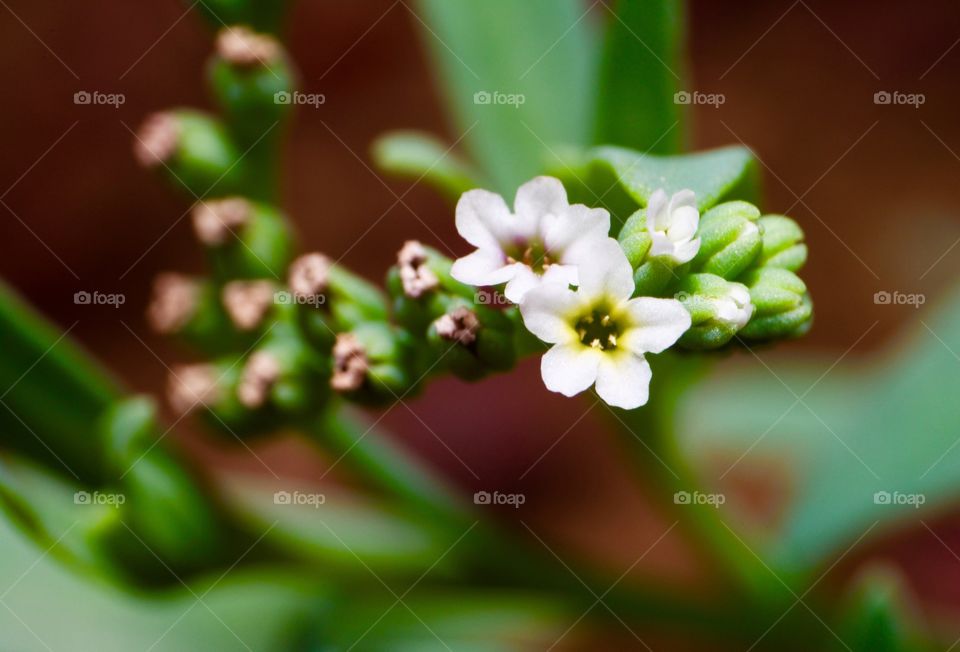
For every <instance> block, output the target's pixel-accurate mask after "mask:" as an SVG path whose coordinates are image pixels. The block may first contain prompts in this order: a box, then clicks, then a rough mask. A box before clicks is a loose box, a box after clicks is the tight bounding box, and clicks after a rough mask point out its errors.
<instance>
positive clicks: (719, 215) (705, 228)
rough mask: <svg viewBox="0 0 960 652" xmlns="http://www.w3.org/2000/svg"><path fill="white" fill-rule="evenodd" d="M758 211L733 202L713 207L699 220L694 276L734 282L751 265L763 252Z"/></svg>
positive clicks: (692, 267)
mask: <svg viewBox="0 0 960 652" xmlns="http://www.w3.org/2000/svg"><path fill="white" fill-rule="evenodd" d="M759 219H760V211H759V210H758V209H757V207H756V206H754V205H753V204H749V203H747V202H744V201H732V202H726V203H724V204H719V205H718V206H714V207H713V208H711V209H710V210H708V211H707V212H706V213H704V214H703V215H701V216H700V227H699V229H698V230H697V236H698V237H699V238H700V251H699V252H698V253H697V256H696V257H695V258H694V259H693V261H691V267H690V269H691V270H692V271H694V272H697V273H707V274H715V275H717V276H720V277H721V278H724V279H727V280H734V279H736V278H737V277H738V276H739V275H740V274H741V273H743V271H744V270H746V269H747V268H748V267H750V266H751V265H753V263H754V261H756V260H757V258H758V257H759V256H760V252H761V250H762V248H763V238H762V236H761V230H760V225H759Z"/></svg>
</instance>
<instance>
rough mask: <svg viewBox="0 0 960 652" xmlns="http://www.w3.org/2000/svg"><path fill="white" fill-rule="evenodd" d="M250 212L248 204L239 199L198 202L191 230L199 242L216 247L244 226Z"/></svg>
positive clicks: (251, 209) (244, 200)
mask: <svg viewBox="0 0 960 652" xmlns="http://www.w3.org/2000/svg"><path fill="white" fill-rule="evenodd" d="M252 212H253V207H252V206H251V205H250V202H248V201H247V200H246V199H243V198H241V197H230V198H228V199H220V200H212V201H200V202H199V203H197V205H196V206H195V207H194V208H193V212H192V218H193V230H194V231H195V232H196V234H197V239H198V240H199V241H200V242H202V243H203V244H205V245H207V246H210V247H216V246H219V245H222V244H224V243H225V242H227V240H228V239H229V238H231V237H232V235H233V234H234V233H235V231H236V230H237V229H240V228H242V227H243V226H244V225H246V224H247V222H249V221H250V217H251V214H252Z"/></svg>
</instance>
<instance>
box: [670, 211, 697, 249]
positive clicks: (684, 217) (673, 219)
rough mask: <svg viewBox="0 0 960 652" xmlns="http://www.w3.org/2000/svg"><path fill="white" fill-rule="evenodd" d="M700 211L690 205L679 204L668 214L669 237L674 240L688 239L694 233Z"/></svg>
mask: <svg viewBox="0 0 960 652" xmlns="http://www.w3.org/2000/svg"><path fill="white" fill-rule="evenodd" d="M699 224H700V213H698V212H697V209H696V208H693V207H691V206H681V207H680V208H678V209H677V210H675V211H674V212H673V213H671V214H670V229H669V231H668V233H669V234H670V239H671V240H673V241H674V242H682V241H684V240H689V239H690V238H692V237H693V236H694V234H696V232H697V226H698V225H699Z"/></svg>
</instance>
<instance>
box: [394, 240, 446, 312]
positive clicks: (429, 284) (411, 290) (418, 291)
mask: <svg viewBox="0 0 960 652" xmlns="http://www.w3.org/2000/svg"><path fill="white" fill-rule="evenodd" d="M426 262H427V252H426V250H425V249H424V248H423V245H422V244H420V243H419V242H417V241H416V240H407V242H405V243H404V245H403V248H402V249H400V253H398V254H397V266H398V267H399V268H400V282H401V283H402V284H403V293H404V294H406V295H407V296H408V297H410V298H411V299H419V298H420V297H421V296H423V295H424V294H425V293H427V292H430V291H431V290H434V289H436V288H437V286H438V285H439V284H440V280H439V279H438V278H437V275H436V274H434V273H433V272H432V271H431V270H430V268H428V267H427V266H426V265H425V263H426Z"/></svg>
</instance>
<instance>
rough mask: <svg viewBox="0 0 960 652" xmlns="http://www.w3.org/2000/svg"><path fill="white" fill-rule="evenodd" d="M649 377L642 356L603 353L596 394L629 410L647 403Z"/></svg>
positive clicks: (650, 374) (648, 366)
mask: <svg viewBox="0 0 960 652" xmlns="http://www.w3.org/2000/svg"><path fill="white" fill-rule="evenodd" d="M651 377H653V372H652V371H651V369H650V364H649V363H648V362H647V361H646V360H644V359H643V357H642V356H636V355H630V354H628V353H622V354H619V355H606V356H604V357H603V360H602V361H601V362H600V368H599V370H598V373H597V394H599V395H600V398H602V399H603V400H604V401H606V402H607V404H608V405H612V406H614V407H619V408H623V409H624V410H632V409H634V408H638V407H640V406H641V405H645V404H646V402H647V399H648V398H649V397H650V378H651Z"/></svg>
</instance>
